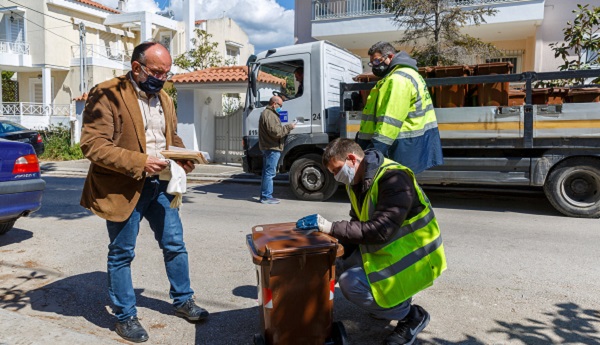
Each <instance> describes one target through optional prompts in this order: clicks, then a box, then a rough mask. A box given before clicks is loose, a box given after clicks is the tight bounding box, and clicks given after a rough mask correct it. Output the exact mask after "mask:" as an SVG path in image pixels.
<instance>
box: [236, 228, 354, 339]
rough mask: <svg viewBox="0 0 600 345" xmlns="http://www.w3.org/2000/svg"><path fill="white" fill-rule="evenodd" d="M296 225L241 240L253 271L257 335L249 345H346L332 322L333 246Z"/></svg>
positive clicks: (337, 249) (337, 248)
mask: <svg viewBox="0 0 600 345" xmlns="http://www.w3.org/2000/svg"><path fill="white" fill-rule="evenodd" d="M295 225H296V224H295V223H281V224H267V225H257V226H255V227H253V228H252V234H250V235H247V236H246V244H247V246H248V249H249V250H250V254H251V255H252V261H253V262H254V264H255V265H256V271H257V279H258V302H259V308H258V309H259V315H260V324H261V328H262V331H261V333H258V334H255V335H254V344H256V345H259V344H267V345H277V344H280V345H323V344H327V345H346V344H347V340H346V331H345V330H344V325H343V324H342V323H341V322H332V321H333V294H334V290H335V260H336V258H337V257H339V256H342V255H343V254H344V249H343V247H342V245H340V244H339V243H338V241H337V240H336V239H335V238H333V237H331V236H328V235H325V234H323V233H321V232H318V231H314V232H311V233H308V232H306V231H302V230H297V229H296V228H295Z"/></svg>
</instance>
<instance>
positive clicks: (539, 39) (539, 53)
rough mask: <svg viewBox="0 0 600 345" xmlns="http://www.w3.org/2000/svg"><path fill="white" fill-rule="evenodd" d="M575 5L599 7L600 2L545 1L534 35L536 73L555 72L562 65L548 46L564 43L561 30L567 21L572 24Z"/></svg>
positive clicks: (593, 0) (596, 0)
mask: <svg viewBox="0 0 600 345" xmlns="http://www.w3.org/2000/svg"><path fill="white" fill-rule="evenodd" d="M577 3H585V4H590V7H594V6H596V7H598V6H600V0H587V1H565V0H546V3H545V6H544V21H543V22H542V25H540V26H539V27H538V28H537V34H536V58H535V70H536V71H538V72H545V71H556V70H557V69H558V66H559V65H561V64H562V63H563V61H562V59H560V58H559V59H555V58H554V52H553V51H552V50H551V49H550V47H549V44H550V43H554V42H563V41H564V35H563V32H562V30H563V28H565V27H566V26H567V22H568V21H571V22H572V21H573V19H574V18H575V14H573V13H572V12H573V10H575V9H577Z"/></svg>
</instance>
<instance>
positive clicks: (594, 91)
mask: <svg viewBox="0 0 600 345" xmlns="http://www.w3.org/2000/svg"><path fill="white" fill-rule="evenodd" d="M567 99H568V101H569V103H590V102H598V101H600V88H597V87H590V88H573V89H571V90H569V95H568V96H567Z"/></svg>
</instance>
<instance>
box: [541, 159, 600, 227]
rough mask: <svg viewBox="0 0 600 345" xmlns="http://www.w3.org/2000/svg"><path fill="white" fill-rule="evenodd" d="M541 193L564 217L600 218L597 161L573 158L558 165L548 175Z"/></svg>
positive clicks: (598, 165) (598, 166)
mask: <svg viewBox="0 0 600 345" xmlns="http://www.w3.org/2000/svg"><path fill="white" fill-rule="evenodd" d="M544 193H545V194H546V197H547V198H548V200H549V201H550V203H551V204H552V206H554V207H555V208H556V209H557V210H558V211H560V212H561V213H562V214H564V215H567V216H570V217H580V218H600V160H598V159H593V158H573V159H569V160H567V161H564V162H561V163H559V164H558V165H557V166H556V167H555V168H553V169H552V170H551V171H550V173H549V174H548V177H547V178H546V183H545V184H544Z"/></svg>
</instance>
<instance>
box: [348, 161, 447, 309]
mask: <svg viewBox="0 0 600 345" xmlns="http://www.w3.org/2000/svg"><path fill="white" fill-rule="evenodd" d="M389 169H399V170H402V171H404V172H406V173H407V174H408V175H409V176H410V177H411V179H412V181H413V185H414V187H415V191H416V193H417V196H418V197H419V201H420V202H421V204H422V205H423V206H424V209H423V210H422V211H421V212H420V213H419V214H418V215H416V216H414V217H412V218H411V219H407V220H405V221H404V222H403V223H402V226H400V227H399V228H398V229H396V231H395V232H394V234H393V235H392V237H391V238H390V239H389V240H388V242H387V243H384V244H369V245H360V251H361V254H362V259H363V267H364V270H365V273H366V274H367V278H368V280H369V284H370V286H371V292H372V293H373V297H374V299H375V301H376V302H377V304H378V305H379V306H381V307H383V308H391V307H393V306H396V305H398V304H400V303H402V302H403V301H405V300H407V299H408V298H410V297H412V296H413V295H414V294H416V293H417V292H419V291H421V290H423V289H425V288H427V287H429V286H431V285H432V284H433V281H434V280H435V279H436V278H437V277H439V276H440V275H441V273H442V272H443V271H444V270H445V269H446V258H445V254H444V246H443V243H442V237H441V236H440V231H439V226H438V223H437V220H436V218H435V215H434V213H433V210H432V209H431V205H430V203H429V200H428V199H427V196H426V195H425V193H423V191H422V190H421V188H420V186H419V185H418V183H417V181H416V179H415V177H414V174H413V173H412V171H411V170H410V169H408V168H406V167H404V166H402V165H400V164H398V163H396V162H394V161H392V160H389V159H385V160H384V163H383V164H382V165H381V167H380V168H379V170H378V171H377V174H376V175H375V178H374V179H373V183H372V185H371V187H370V188H369V190H368V191H367V195H366V196H365V200H364V201H363V205H358V200H357V198H356V195H355V194H354V192H353V191H352V188H351V187H349V186H347V188H346V189H347V191H348V195H349V197H350V202H351V203H352V208H353V209H354V212H355V213H356V215H357V216H358V218H359V220H360V221H361V222H366V221H369V220H370V219H371V217H373V214H374V212H375V208H376V206H377V198H378V195H379V179H380V178H381V176H383V175H384V174H385V172H386V171H387V170H389Z"/></svg>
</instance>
